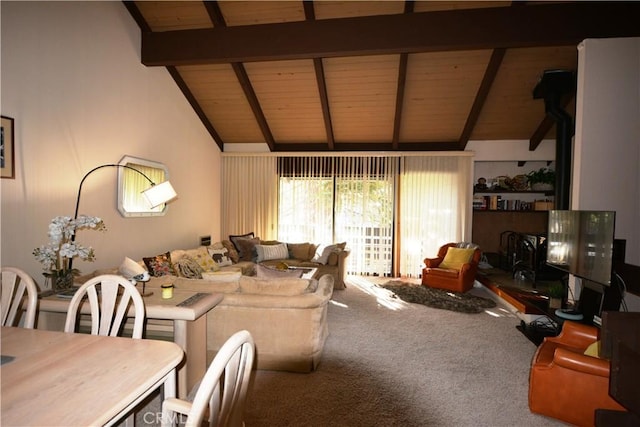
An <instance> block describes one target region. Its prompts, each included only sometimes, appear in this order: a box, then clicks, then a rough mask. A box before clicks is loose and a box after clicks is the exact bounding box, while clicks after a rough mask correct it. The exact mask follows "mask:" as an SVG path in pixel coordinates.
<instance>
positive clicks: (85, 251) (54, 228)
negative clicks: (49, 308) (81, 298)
mask: <svg viewBox="0 0 640 427" xmlns="http://www.w3.org/2000/svg"><path fill="white" fill-rule="evenodd" d="M83 229H90V230H97V231H104V230H106V227H105V225H104V222H102V219H100V218H98V217H93V216H87V215H80V216H79V217H78V218H75V219H73V218H71V217H68V216H57V217H55V218H53V219H52V220H51V224H49V233H48V235H49V243H48V244H46V245H43V246H40V247H39V248H36V249H34V250H33V255H34V256H35V257H36V259H37V260H38V261H39V262H41V263H42V265H43V266H44V269H45V270H46V271H45V272H44V273H43V275H44V276H45V277H46V278H47V280H49V281H50V282H51V289H52V290H54V291H62V290H65V289H69V288H71V287H72V286H73V279H74V277H76V276H77V275H79V274H80V272H79V271H78V270H77V269H74V268H72V266H71V260H72V259H73V258H76V257H77V258H80V259H81V260H83V261H93V260H94V259H95V253H94V252H93V248H92V247H85V246H82V245H79V244H77V243H75V241H74V240H75V239H74V237H75V235H76V232H77V231H78V230H83Z"/></svg>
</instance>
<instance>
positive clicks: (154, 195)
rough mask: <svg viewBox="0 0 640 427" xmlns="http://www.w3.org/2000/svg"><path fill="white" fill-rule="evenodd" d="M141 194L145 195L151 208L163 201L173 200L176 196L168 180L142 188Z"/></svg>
mask: <svg viewBox="0 0 640 427" xmlns="http://www.w3.org/2000/svg"><path fill="white" fill-rule="evenodd" d="M142 194H144V195H145V197H146V198H147V200H148V201H149V204H150V205H151V207H152V208H155V207H156V206H160V205H161V204H163V203H167V202H168V201H170V200H173V199H175V198H176V197H177V196H178V194H177V193H176V191H175V190H174V189H173V186H172V185H171V183H170V182H169V181H165V182H163V183H161V184H157V185H152V186H151V187H149V188H147V189H146V190H144V191H143V192H142Z"/></svg>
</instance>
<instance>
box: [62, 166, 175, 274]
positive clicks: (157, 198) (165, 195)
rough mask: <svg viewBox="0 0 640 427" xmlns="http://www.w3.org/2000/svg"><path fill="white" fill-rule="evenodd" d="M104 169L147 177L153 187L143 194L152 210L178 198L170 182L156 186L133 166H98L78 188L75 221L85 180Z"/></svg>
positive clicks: (88, 173)
mask: <svg viewBox="0 0 640 427" xmlns="http://www.w3.org/2000/svg"><path fill="white" fill-rule="evenodd" d="M102 168H124V169H131V170H132V171H135V172H137V173H139V174H140V175H142V176H143V177H145V178H146V179H147V181H149V184H150V185H151V186H150V187H149V188H147V189H146V190H144V191H143V192H142V194H144V195H145V197H146V198H147V200H148V201H149V206H150V207H151V208H155V207H157V206H160V205H161V204H163V203H167V202H169V201H171V200H173V199H175V198H176V197H177V196H178V195H177V193H176V191H175V190H174V189H173V186H172V185H171V183H170V182H169V181H164V182H162V183H160V184H157V185H156V183H155V182H153V181H152V180H151V178H149V177H148V176H147V175H145V174H144V173H142V172H140V171H139V170H138V169H136V168H132V167H131V166H127V165H119V164H113V163H111V164H106V165H100V166H96V167H95V168H93V169H91V170H90V171H89V172H87V173H86V174H85V175H84V177H82V180H81V181H80V186H79V187H78V197H77V198H76V210H75V212H74V215H73V219H74V220H76V219H78V209H79V207H80V195H81V194H82V184H84V180H85V179H87V177H88V176H89V175H91V174H92V173H93V172H95V171H97V170H98V169H102ZM75 240H76V235H75V234H74V235H73V236H71V241H72V242H74V241H75ZM72 263H73V259H70V260H69V268H71V267H72Z"/></svg>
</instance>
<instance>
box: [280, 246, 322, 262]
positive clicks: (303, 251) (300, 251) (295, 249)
mask: <svg viewBox="0 0 640 427" xmlns="http://www.w3.org/2000/svg"><path fill="white" fill-rule="evenodd" d="M309 246H311V245H310V244H309V243H287V248H288V249H289V257H290V258H293V259H299V260H300V261H309V260H310V259H311V257H310V256H309ZM313 253H314V254H315V250H314V251H313ZM311 256H313V255H311Z"/></svg>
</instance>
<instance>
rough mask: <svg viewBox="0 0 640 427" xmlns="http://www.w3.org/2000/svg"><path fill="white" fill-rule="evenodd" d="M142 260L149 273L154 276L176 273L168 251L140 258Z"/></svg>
mask: <svg viewBox="0 0 640 427" xmlns="http://www.w3.org/2000/svg"><path fill="white" fill-rule="evenodd" d="M142 261H144V265H146V266H147V270H149V274H150V275H152V276H154V277H161V276H169V275H172V276H175V275H176V271H175V270H174V268H173V264H172V263H171V254H170V252H165V253H163V254H159V255H156V256H153V257H146V258H142Z"/></svg>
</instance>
